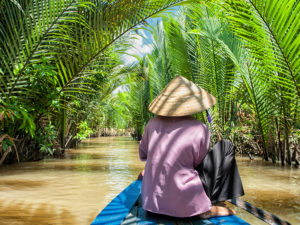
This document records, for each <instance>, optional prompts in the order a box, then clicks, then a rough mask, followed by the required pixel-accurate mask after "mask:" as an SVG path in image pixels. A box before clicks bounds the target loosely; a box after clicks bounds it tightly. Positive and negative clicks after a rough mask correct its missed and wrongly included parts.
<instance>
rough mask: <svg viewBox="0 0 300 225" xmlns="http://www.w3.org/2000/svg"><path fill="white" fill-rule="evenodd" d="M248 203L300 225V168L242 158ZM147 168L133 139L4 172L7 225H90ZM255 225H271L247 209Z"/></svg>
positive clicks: (99, 143) (93, 142)
mask: <svg viewBox="0 0 300 225" xmlns="http://www.w3.org/2000/svg"><path fill="white" fill-rule="evenodd" d="M237 161H238V165H239V170H240V174H241V177H242V180H243V184H244V188H245V192H246V196H244V197H243V199H244V200H246V201H248V202H250V203H252V204H253V205H255V206H257V207H260V208H263V209H265V210H267V211H269V212H271V213H273V214H275V215H277V216H279V217H280V218H282V219H285V220H287V221H289V222H290V223H292V224H300V169H294V168H287V167H286V168H282V167H280V166H278V165H277V166H276V165H272V164H269V163H265V162H262V160H260V159H256V160H254V161H250V160H249V159H248V158H241V157H238V160H237ZM143 167H144V163H142V162H140V161H139V159H138V142H136V141H134V140H132V138H130V137H104V138H103V137H102V138H93V139H89V140H87V141H85V142H83V143H81V145H80V147H79V148H77V149H76V150H68V151H67V152H66V154H65V157H64V158H63V159H48V160H43V161H39V162H29V163H20V164H15V165H8V166H3V167H1V168H0V224H1V225H46V224H49V225H52V224H55V225H77V224H78V225H84V224H90V223H91V222H92V221H93V219H94V218H95V217H96V215H97V214H98V213H99V211H101V210H102V209H103V208H104V207H105V205H106V204H107V203H109V202H110V201H111V200H112V199H113V198H114V197H115V196H116V195H117V194H118V193H119V192H120V191H122V190H123V189H124V188H125V187H127V186H128V185H129V184H130V183H131V182H132V181H133V180H134V179H136V177H137V175H138V173H139V171H140V170H142V168H143ZM236 211H237V214H238V216H240V217H241V218H243V219H244V220H246V221H248V222H249V223H250V224H258V225H259V224H265V223H263V222H261V221H260V220H258V219H256V218H255V217H253V216H251V215H250V214H248V213H246V212H245V211H243V210H239V209H236Z"/></svg>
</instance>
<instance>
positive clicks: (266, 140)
mask: <svg viewBox="0 0 300 225" xmlns="http://www.w3.org/2000/svg"><path fill="white" fill-rule="evenodd" d="M152 2H153V1H152ZM177 2H180V3H182V2H181V1H175V0H174V1H170V0H168V1H158V0H157V1H155V4H151V5H149V4H150V1H149V2H148V1H138V2H136V1H114V2H109V1H78V0H77V1H76V0H67V1H61V0H51V1H43V0H42V1H34V0H31V1H30V0H27V1H21V0H20V1H6V0H0V8H1V10H0V24H1V26H0V74H1V79H0V93H1V94H0V95H1V100H0V120H1V133H0V143H1V147H0V156H1V159H2V160H1V161H0V164H2V163H4V162H5V163H11V162H16V161H18V160H21V161H27V160H37V159H41V158H42V157H43V156H44V155H46V154H51V155H54V154H62V153H63V151H64V149H65V148H67V147H69V146H75V145H76V143H78V141H80V140H81V139H83V138H86V137H87V136H88V135H90V134H91V133H93V132H97V131H99V130H101V129H105V128H106V129H107V128H114V129H132V135H133V136H134V137H136V138H137V139H140V138H141V135H142V133H143V127H144V126H145V124H146V123H147V122H148V121H149V119H150V118H151V117H153V115H151V114H150V113H149V112H148V110H147V107H148V105H149V103H150V102H151V101H152V100H153V99H154V98H155V96H156V95H157V94H158V93H159V92H160V91H161V90H162V89H163V88H164V87H165V85H166V84H167V83H168V82H169V81H170V80H171V79H172V78H174V77H175V76H177V75H182V76H185V77H186V78H188V79H190V80H192V81H193V82H195V83H196V84H198V85H199V86H201V87H202V88H204V89H205V90H207V91H208V92H210V93H211V94H213V95H214V96H215V97H216V98H217V99H218V103H217V104H216V106H214V108H213V109H210V110H209V114H210V116H211V117H212V122H211V123H210V124H209V127H210V130H211V132H212V141H213V142H215V141H217V140H219V139H221V138H227V139H230V140H231V141H233V142H234V144H235V145H236V146H237V150H238V151H240V152H241V153H243V154H248V155H249V156H250V157H252V155H253V154H257V155H259V156H261V157H263V159H264V160H269V161H272V162H273V163H275V162H277V161H278V160H280V162H281V164H282V165H284V164H285V163H287V164H289V165H291V164H294V165H295V166H298V165H299V146H300V143H299V142H300V121H299V119H300V112H299V109H300V108H299V103H300V102H299V99H300V98H299V97H300V89H299V88H300V87H299V83H300V70H299V68H300V67H299V66H300V58H299V50H300V49H299V48H300V47H299V46H300V45H299V43H300V39H299V35H298V33H299V30H300V18H299V17H300V16H299V15H300V12H299V11H300V5H299V3H298V1H296V0H284V1H282V0H275V1H274V0H259V1H252V0H242V1H241V0H222V1H221V0H218V1H200V0H198V1H197V0H194V1H185V2H183V3H184V4H181V6H180V7H179V6H177V7H176V8H175V10H173V11H172V12H170V13H166V12H165V13H162V14H160V16H161V17H162V19H161V20H154V21H155V22H151V23H150V24H149V23H148V22H146V21H145V19H147V18H149V17H151V16H152V15H154V14H156V13H158V12H161V11H163V10H164V9H166V8H168V7H169V6H173V5H174V4H175V3H177ZM136 25H139V29H146V30H147V32H149V33H150V34H151V35H149V37H148V38H146V37H145V40H144V41H145V42H147V41H148V42H149V43H151V46H152V49H153V50H152V51H151V53H148V54H145V55H144V56H142V57H137V61H136V62H135V63H133V64H130V65H128V64H125V65H124V64H123V62H122V59H121V58H120V56H121V55H124V54H126V51H127V50H128V48H132V46H131V44H130V43H131V42H130V35H123V34H125V33H126V32H127V31H128V30H132V28H133V27H135V26H136ZM123 61H124V60H123ZM195 116H196V117H197V118H198V119H199V120H201V121H203V122H205V123H206V124H208V122H207V119H206V115H205V112H204V113H200V114H198V115H195Z"/></svg>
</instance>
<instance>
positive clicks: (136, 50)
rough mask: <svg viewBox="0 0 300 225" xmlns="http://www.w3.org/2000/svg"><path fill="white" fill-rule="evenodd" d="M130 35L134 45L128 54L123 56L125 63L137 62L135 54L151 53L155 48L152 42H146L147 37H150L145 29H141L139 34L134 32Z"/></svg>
mask: <svg viewBox="0 0 300 225" xmlns="http://www.w3.org/2000/svg"><path fill="white" fill-rule="evenodd" d="M129 37H130V38H131V44H132V47H131V48H129V49H128V50H127V51H126V53H127V54H123V55H122V56H121V59H122V61H123V62H124V64H125V65H130V64H132V63H134V62H137V59H136V58H135V57H134V56H138V57H143V56H144V55H145V54H148V53H151V51H152V49H153V48H152V45H151V43H147V44H145V39H149V37H148V36H147V35H146V33H145V31H144V30H142V29H141V30H139V34H136V33H132V34H130V36H129ZM132 55H133V56H132Z"/></svg>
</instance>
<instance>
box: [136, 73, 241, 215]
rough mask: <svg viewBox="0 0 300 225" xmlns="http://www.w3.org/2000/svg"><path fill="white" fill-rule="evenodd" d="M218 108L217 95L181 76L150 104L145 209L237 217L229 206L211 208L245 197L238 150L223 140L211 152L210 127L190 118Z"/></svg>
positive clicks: (143, 152)
mask: <svg viewBox="0 0 300 225" xmlns="http://www.w3.org/2000/svg"><path fill="white" fill-rule="evenodd" d="M214 104H216V99H215V97H214V96H212V95H211V94H209V93H208V92H206V91H205V90H204V89H202V88H200V87H198V86H197V85H196V84H194V83H193V82H191V81H189V80H187V79H186V78H184V77H181V76H177V77H175V78H174V79H173V80H172V81H170V82H169V83H168V85H167V86H166V87H165V88H164V89H163V91H162V92H161V93H160V94H159V95H158V96H156V98H155V99H154V100H153V101H152V102H151V104H150V105H149V111H150V112H152V113H153V114H155V115H157V117H155V118H153V119H152V120H150V121H149V122H148V124H147V125H146V127H145V130H144V134H143V137H142V140H141V142H140V147H139V152H140V158H141V160H144V161H145V160H147V163H146V167H145V170H144V172H141V173H140V174H139V176H138V179H143V184H142V199H143V208H144V209H145V210H148V211H151V212H154V213H159V214H165V215H170V216H175V217H190V216H194V215H199V217H200V218H210V217H213V216H224V215H230V214H233V213H234V211H233V210H231V209H229V208H226V207H222V206H216V205H213V206H212V202H213V203H214V204H215V203H219V202H221V201H224V200H227V199H231V198H234V197H239V196H242V195H243V194H244V191H243V187H242V183H241V179H240V176H239V173H238V170H237V166H236V162H235V157H234V148H233V146H232V144H230V143H228V142H227V141H221V142H218V143H217V144H216V145H215V146H214V147H213V150H212V151H209V152H208V148H209V141H210V137H209V136H210V134H209V130H208V128H207V127H206V126H205V125H204V124H202V123H201V122H199V121H198V120H196V119H194V118H192V117H190V116H188V115H193V114H196V113H199V112H202V111H204V110H207V109H209V108H211V107H212V106H213V105H214ZM207 113H208V112H207ZM208 120H209V117H208ZM207 152H208V153H207ZM206 153H207V154H206ZM204 156H205V158H204ZM203 158H204V159H203ZM196 167H197V170H196ZM197 171H198V172H197ZM198 173H199V174H198ZM143 174H144V175H143ZM143 176H144V177H143Z"/></svg>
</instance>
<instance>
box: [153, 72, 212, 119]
mask: <svg viewBox="0 0 300 225" xmlns="http://www.w3.org/2000/svg"><path fill="white" fill-rule="evenodd" d="M214 104H216V98H215V97H214V96H212V95H211V94H209V93H208V92H206V91H205V90H204V89H202V88H199V87H198V86H197V85H196V84H194V83H193V82H191V81H189V80H187V79H186V78H184V77H182V76H177V77H175V78H174V79H173V80H172V81H170V83H169V84H168V85H167V86H166V87H165V88H164V90H163V91H162V92H161V93H160V94H159V95H158V96H157V97H156V98H155V99H154V100H153V101H152V102H151V104H150V105H149V110H150V112H152V113H154V114H156V115H160V116H187V115H192V114H195V113H198V112H201V111H203V110H206V109H209V108H210V107H212V106H213V105H214Z"/></svg>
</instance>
